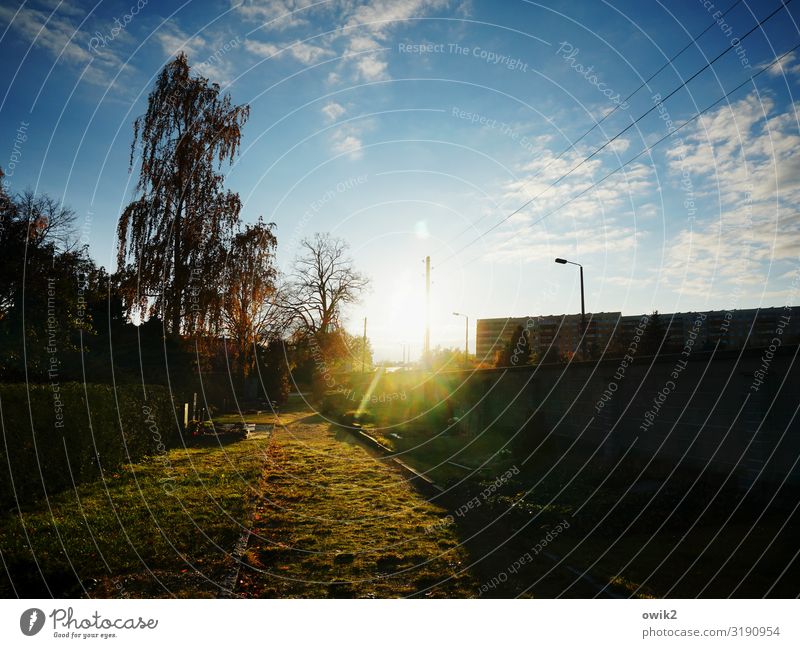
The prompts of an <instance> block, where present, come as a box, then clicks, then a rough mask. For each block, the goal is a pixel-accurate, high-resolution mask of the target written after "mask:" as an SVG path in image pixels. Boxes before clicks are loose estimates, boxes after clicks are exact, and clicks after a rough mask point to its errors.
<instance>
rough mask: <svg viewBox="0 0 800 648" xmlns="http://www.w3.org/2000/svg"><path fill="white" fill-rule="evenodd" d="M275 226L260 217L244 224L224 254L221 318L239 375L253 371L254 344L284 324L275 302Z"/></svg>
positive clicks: (278, 330)
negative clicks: (254, 222)
mask: <svg viewBox="0 0 800 648" xmlns="http://www.w3.org/2000/svg"><path fill="white" fill-rule="evenodd" d="M274 227H275V225H274V224H273V223H270V224H269V225H265V224H264V223H263V222H262V221H261V220H259V221H258V223H256V224H255V225H247V226H246V227H245V229H244V230H243V231H241V232H239V233H238V234H236V236H234V237H233V240H232V241H231V245H230V248H229V250H228V252H227V254H226V259H225V272H224V277H223V281H222V284H223V290H222V296H221V301H222V322H223V327H224V332H225V334H226V335H227V336H228V337H230V339H231V341H232V343H233V346H234V349H235V354H236V361H237V363H238V365H239V369H240V375H241V378H242V379H244V378H246V377H247V376H249V375H250V373H251V372H252V369H253V367H254V362H255V357H256V356H255V352H256V347H257V345H258V344H260V343H261V342H263V341H265V340H269V339H271V338H274V337H276V336H279V335H280V333H281V331H282V330H283V328H284V326H283V325H284V319H285V316H286V311H285V309H283V308H282V307H281V305H280V304H279V303H276V299H277V297H278V290H277V286H276V280H277V276H278V273H277V270H276V268H275V250H276V247H277V244H278V241H277V239H276V238H275V234H274V232H273V230H274Z"/></svg>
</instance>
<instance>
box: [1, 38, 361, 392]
mask: <svg viewBox="0 0 800 648" xmlns="http://www.w3.org/2000/svg"><path fill="white" fill-rule="evenodd" d="M249 114H250V110H249V107H248V106H246V105H235V104H234V103H233V102H232V101H231V98H230V96H229V95H227V94H222V93H221V91H220V87H219V85H217V84H215V83H210V82H209V81H208V80H207V79H205V78H203V77H202V76H199V75H196V74H193V73H192V70H191V68H190V66H189V63H188V60H187V58H186V56H185V55H184V54H179V55H178V56H176V58H175V59H174V60H172V61H171V62H169V63H168V64H167V65H166V66H165V67H164V68H163V70H162V71H161V72H160V74H159V75H158V77H157V79H156V81H155V83H154V86H153V89H152V91H151V92H150V95H149V97H148V101H147V108H146V111H145V112H144V114H143V115H141V116H140V117H138V118H137V119H136V120H135V121H134V124H133V139H132V142H131V150H130V169H129V171H130V172H131V173H136V174H137V175H138V180H137V182H136V184H135V195H134V197H133V200H132V201H131V202H130V204H129V205H128V206H127V207H126V208H125V209H124V210H123V212H122V214H121V216H120V218H119V221H118V224H117V268H116V270H115V271H114V272H111V273H109V272H108V271H106V270H105V269H104V268H102V267H98V266H97V265H96V264H95V263H94V261H93V260H92V259H91V257H90V256H89V253H88V249H87V248H86V246H83V247H81V246H80V245H79V244H78V242H77V237H76V235H75V227H74V225H75V220H76V216H75V213H74V212H73V211H72V210H71V209H69V208H68V207H66V206H64V205H63V203H62V202H61V201H59V200H57V199H55V198H53V197H51V196H47V195H34V194H33V193H32V192H24V193H23V194H19V195H14V196H12V195H9V194H8V193H7V191H6V189H5V186H4V184H3V175H2V170H1V169H0V228H1V229H0V253H1V254H2V256H0V259H1V260H0V264H1V265H0V273H1V274H2V276H1V277H0V370H2V375H3V380H5V381H23V380H24V381H38V382H48V381H52V380H54V379H59V380H81V381H93V382H111V381H122V382H125V381H143V382H153V383H163V384H167V383H169V384H171V385H173V386H174V387H175V389H176V390H184V391H191V390H197V389H198V388H202V389H203V391H204V393H205V394H206V396H208V394H209V389H207V388H209V387H216V386H218V383H219V381H212V380H208V381H207V382H208V383H209V384H208V385H205V384H200V383H202V381H203V376H206V377H207V378H208V377H210V376H217V375H218V376H225V378H226V380H224V381H221V382H222V383H227V387H226V388H225V389H222V390H221V391H222V392H224V393H226V394H227V396H222V395H220V396H219V399H220V400H223V401H225V402H224V403H221V405H224V406H231V405H232V404H233V399H234V398H235V400H237V401H240V403H239V404H241V401H256V400H258V399H263V398H269V399H271V400H276V401H281V400H283V399H285V397H286V394H287V393H288V390H289V388H290V382H291V381H292V380H294V381H295V382H296V383H301V385H300V386H302V387H307V386H314V387H315V388H316V389H317V390H320V389H322V388H323V386H322V385H321V383H320V380H319V375H320V374H321V373H322V370H321V366H320V365H324V368H325V370H326V371H327V372H330V371H342V370H347V369H352V368H354V367H358V368H362V366H361V362H362V348H361V347H362V344H363V342H362V340H361V338H360V337H357V336H352V335H350V334H349V333H347V332H346V331H345V330H344V327H343V321H342V320H343V315H344V310H345V308H346V307H348V306H350V305H352V304H354V303H356V302H357V301H358V300H359V299H360V297H361V296H362V295H363V293H364V291H365V290H367V288H368V285H369V281H368V279H367V278H366V277H365V276H364V275H363V274H362V273H360V272H359V271H358V270H357V269H356V268H355V264H354V262H353V260H352V258H351V257H350V256H349V253H348V245H347V243H346V242H345V241H343V240H341V239H338V238H335V237H332V236H331V235H330V234H327V233H316V234H313V235H311V236H309V237H307V238H305V239H303V240H302V241H301V242H300V245H299V249H300V251H299V253H298V255H297V258H296V259H295V261H294V263H293V265H292V267H291V269H290V270H289V271H288V272H287V273H281V272H279V270H278V268H277V265H276V253H277V247H278V239H277V234H276V227H275V224H274V223H268V222H265V221H264V219H263V218H262V217H259V218H258V219H257V220H256V221H255V222H253V223H244V222H243V221H242V218H241V210H242V202H241V200H240V198H239V196H238V194H237V193H235V192H233V191H231V190H229V189H227V188H226V187H225V182H224V180H225V176H224V173H223V170H224V167H225V166H228V165H231V164H233V163H234V162H235V160H236V158H237V156H238V155H239V150H240V143H241V137H242V132H243V128H244V126H245V124H246V123H247V120H248V117H249ZM367 345H368V343H367ZM366 351H367V353H366V355H367V357H368V359H369V360H370V362H371V350H370V349H369V348H367V350H366ZM320 359H321V360H320ZM212 382H213V383H214V385H212V384H211V383H212ZM210 391H211V392H213V391H214V389H210ZM213 396H214V395H213V394H212V398H213ZM181 397H182V396H181ZM229 398H230V400H229Z"/></svg>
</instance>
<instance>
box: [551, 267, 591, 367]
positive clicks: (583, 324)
mask: <svg viewBox="0 0 800 648" xmlns="http://www.w3.org/2000/svg"><path fill="white" fill-rule="evenodd" d="M555 261H556V263H561V264H565V263H569V264H570V265H576V266H578V267H579V268H580V269H581V355H582V356H585V355H586V354H585V353H583V347H584V344H583V342H584V340H583V338H584V337H586V306H585V302H584V299H583V266H582V265H581V264H580V263H575V262H574V261H567V260H566V259H561V258H558V259H556V260H555Z"/></svg>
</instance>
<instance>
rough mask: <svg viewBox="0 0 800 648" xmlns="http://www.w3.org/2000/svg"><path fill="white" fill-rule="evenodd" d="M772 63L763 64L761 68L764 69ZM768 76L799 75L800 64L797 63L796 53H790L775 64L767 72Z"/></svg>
mask: <svg viewBox="0 0 800 648" xmlns="http://www.w3.org/2000/svg"><path fill="white" fill-rule="evenodd" d="M771 62H772V61H770V62H768V63H765V64H764V65H763V66H762V67H766V66H767V65H769V64H770V63H771ZM767 74H769V75H770V76H783V75H784V74H786V75H790V74H800V63H798V61H797V52H790V53H789V54H787V55H786V56H784V57H783V58H782V59H781V60H780V61H779V62H778V63H775V65H773V66H772V67H771V68H769V69H768V70H767Z"/></svg>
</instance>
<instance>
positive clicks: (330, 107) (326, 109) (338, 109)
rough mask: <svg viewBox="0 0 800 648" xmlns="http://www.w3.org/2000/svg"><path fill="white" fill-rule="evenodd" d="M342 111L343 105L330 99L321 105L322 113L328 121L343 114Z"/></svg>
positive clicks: (334, 119) (343, 111)
mask: <svg viewBox="0 0 800 648" xmlns="http://www.w3.org/2000/svg"><path fill="white" fill-rule="evenodd" d="M344 113H345V109H344V106H342V105H341V104H338V103H336V102H335V101H331V102H329V103H327V104H325V105H324V106H323V107H322V114H323V115H325V117H326V118H327V119H328V121H332V122H333V121H336V120H337V119H339V117H341V116H342V115H344Z"/></svg>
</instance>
